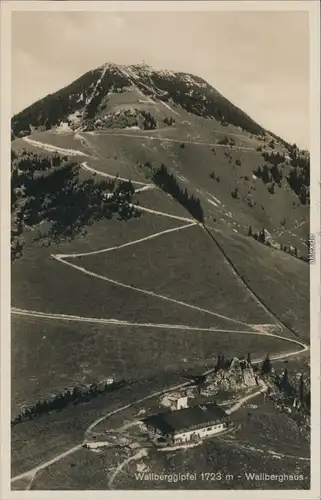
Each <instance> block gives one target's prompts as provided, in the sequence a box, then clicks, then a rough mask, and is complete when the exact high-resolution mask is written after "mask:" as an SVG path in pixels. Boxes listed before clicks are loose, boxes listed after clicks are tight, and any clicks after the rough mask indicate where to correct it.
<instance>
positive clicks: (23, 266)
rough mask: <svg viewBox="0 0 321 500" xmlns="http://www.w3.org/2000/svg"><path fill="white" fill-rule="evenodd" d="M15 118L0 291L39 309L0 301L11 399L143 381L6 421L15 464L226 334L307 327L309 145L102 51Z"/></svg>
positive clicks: (218, 344) (207, 91)
mask: <svg viewBox="0 0 321 500" xmlns="http://www.w3.org/2000/svg"><path fill="white" fill-rule="evenodd" d="M12 136H13V141H12V150H13V155H12V180H13V183H12V243H13V245H16V247H15V248H16V254H15V260H14V262H13V263H12V271H11V276H12V286H11V289H12V307H13V308H20V309H24V310H29V311H34V312H36V313H37V314H38V315H37V314H36V315H34V316H23V315H22V314H21V311H20V313H19V314H16V313H14V314H13V315H12V339H13V342H12V359H13V370H12V410H13V413H15V412H17V411H18V410H19V408H20V406H21V405H22V404H25V405H28V404H30V403H31V402H34V401H35V400H37V399H41V398H50V397H51V396H52V395H54V394H55V393H57V392H59V391H63V389H64V388H65V387H72V386H76V385H81V384H83V385H89V384H91V383H96V382H98V381H100V380H102V379H104V378H106V377H109V376H111V375H114V376H115V377H116V379H120V378H123V377H124V378H132V379H133V380H134V381H136V383H137V384H138V385H139V384H141V385H139V387H140V389H138V385H137V394H136V392H135V391H136V386H133V389H131V391H132V392H130V391H129V390H127V389H124V391H123V392H122V391H120V392H119V395H117V394H116V395H115V394H114V395H112V396H109V395H108V397H107V396H106V395H105V396H101V399H100V397H99V398H97V400H95V401H92V402H90V403H86V404H85V405H83V406H82V405H81V407H82V408H83V411H82V410H80V411H79V408H78V407H70V408H67V409H65V410H63V411H62V412H61V413H55V412H53V413H52V414H50V415H48V416H46V417H42V418H41V419H39V425H40V426H41V428H42V430H43V435H44V436H46V440H47V441H48V442H50V445H48V446H47V447H46V446H45V445H44V443H41V444H40V443H39V444H37V435H36V434H37V433H36V432H35V430H34V426H33V421H31V422H25V423H22V424H21V425H20V424H19V425H17V426H15V427H14V428H13V431H12V435H13V450H14V452H13V470H14V471H15V473H20V472H23V471H24V470H25V469H26V467H27V462H28V463H30V466H32V465H37V464H38V463H39V460H40V459H43V460H45V459H48V458H50V457H51V456H52V455H53V454H55V453H57V454H58V453H60V452H61V451H62V450H65V449H67V448H68V446H69V445H70V446H72V445H73V444H74V440H81V438H82V437H83V432H84V430H85V428H86V426H87V425H89V424H90V423H91V422H92V421H93V420H94V419H95V418H98V417H99V416H100V415H101V413H102V412H106V411H107V410H109V409H114V408H115V407H119V406H121V405H122V404H125V403H126V402H127V401H128V397H129V392H130V395H131V396H133V395H134V394H135V397H136V399H138V398H139V397H141V394H143V393H144V394H145V392H144V391H146V395H147V394H148V393H150V392H152V391H153V390H155V388H156V387H158V388H162V387H164V385H170V384H172V383H173V381H174V383H175V381H177V382H179V381H180V380H181V379H180V374H181V373H183V372H184V370H186V369H189V370H197V371H199V372H201V371H203V370H204V368H205V367H211V366H212V365H213V362H214V361H213V360H214V358H215V357H216V356H217V355H218V354H219V353H222V352H223V353H225V354H226V355H228V356H233V355H244V356H246V355H247V353H248V352H250V353H251V354H252V357H253V358H255V357H262V356H264V355H265V354H266V353H267V352H268V353H269V354H270V355H271V356H273V355H280V354H283V353H289V352H295V351H299V350H300V346H299V345H298V344H297V343H295V341H296V342H299V340H300V339H301V340H302V342H307V343H308V342H309V266H308V264H307V263H306V262H304V261H302V260H300V259H299V258H297V257H302V256H306V255H307V253H308V248H307V239H308V234H309V157H308V154H307V152H303V151H299V150H298V149H297V148H296V147H295V146H292V145H289V144H287V143H285V142H284V141H282V140H281V139H280V138H277V137H276V136H273V134H271V133H270V132H268V131H265V130H264V129H263V128H262V127H261V126H259V125H258V124H256V123H255V122H254V121H253V120H252V119H251V118H250V117H248V116H247V115H246V114H245V113H244V112H242V111H241V110H240V109H238V108H236V107H235V106H233V104H232V103H230V102H229V101H228V100H226V99H225V98H224V97H223V96H222V95H220V94H219V93H218V92H217V91H216V90H215V89H213V88H212V87H211V86H210V85H208V84H207V83H206V82H205V81H204V80H202V79H200V78H198V77H195V76H193V75H188V74H185V73H173V72H160V71H154V70H152V69H151V68H149V67H145V66H130V67H129V66H117V65H113V64H108V65H104V66H102V67H101V68H98V69H97V70H94V71H91V72H89V73H86V74H85V75H83V76H82V77H81V78H79V79H78V80H76V81H75V82H73V83H71V84H70V85H69V86H68V87H65V88H64V89H62V90H60V91H58V92H56V93H55V94H52V95H49V96H47V97H45V98H44V99H41V100H40V101H38V102H37V103H34V104H33V105H31V106H30V107H28V108H27V109H26V110H24V111H22V112H21V113H19V114H18V115H16V116H14V117H13V119H12ZM48 145H49V148H48ZM55 148H56V149H57V151H58V153H59V155H60V156H62V157H63V159H61V158H60V156H59V155H57V154H56V153H55ZM58 157H59V158H60V159H59V158H58ZM48 158H49V159H48ZM57 162H58V163H57ZM56 163H57V164H56ZM58 164H59V165H58ZM160 172H161V174H160ZM164 172H165V173H166V174H164ZM157 175H158V177H157ZM162 176H163V177H162ZM166 176H167V177H166ZM156 178H157V179H158V185H157V186H156V185H155V179H156ZM126 181H130V182H126ZM173 194H174V195H173ZM178 199H179V200H180V202H179V201H178ZM195 203H196V204H197V206H198V207H200V209H201V212H202V215H203V219H202V223H201V224H199V220H198V221H197V220H195V217H194V215H195V211H194V212H193V210H192V208H193V206H194V207H195ZM193 204H194V205H193ZM192 224H194V225H193V226H192ZM184 226H186V227H184ZM187 226H189V227H187ZM204 229H205V230H204ZM249 229H251V231H250V232H252V235H253V236H257V235H256V232H258V233H259V232H262V229H264V230H265V232H264V238H263V240H264V241H263V240H262V241H261V242H260V241H259V240H257V241H256V240H255V238H254V237H252V236H251V235H248V233H249ZM155 234H156V236H154V235H155ZM213 238H214V240H213ZM258 239H259V238H258ZM261 239H262V237H261ZM136 240H139V242H136ZM215 240H216V241H217V242H218V245H217V244H216V243H215ZM262 243H265V244H262ZM267 243H268V244H269V246H267ZM281 245H282V248H281ZM118 247H119V248H118ZM274 247H277V248H279V249H277V248H274ZM284 247H286V248H284ZM283 250H286V252H285V251H283ZM289 252H291V253H292V254H293V255H290V253H289ZM75 254H76V255H75ZM78 254H81V255H78ZM295 255H296V256H295ZM16 312H17V311H16ZM39 313H40V314H43V313H45V314H46V315H49V317H48V316H46V317H40V316H39ZM52 314H58V315H71V316H78V317H81V318H93V319H98V320H106V319H108V320H110V319H113V320H116V322H114V323H113V324H111V323H110V324H104V323H102V322H101V323H99V322H96V323H87V322H85V321H83V320H82V321H80V319H79V318H78V319H77V321H76V320H75V318H74V320H73V321H70V320H69V321H67V320H66V318H65V319H62V318H60V319H58V318H55V317H50V315H52ZM124 321H125V322H128V323H131V324H126V325H125V324H121V323H120V322H124ZM142 323H145V325H142ZM147 323H148V326H147V325H146V324H147ZM262 324H263V325H270V326H266V327H262V328H265V330H260V331H258V330H255V326H254V325H256V327H258V325H262ZM271 325H272V326H271ZM177 326H179V328H176V327H177ZM193 328H195V330H193ZM197 328H198V329H199V330H197ZM206 329H207V330H206ZM210 329H217V331H215V332H214V331H211V330H210ZM201 330H203V331H201ZM271 332H273V333H272V335H270V333H271ZM262 333H265V334H266V333H268V334H269V335H262ZM273 335H280V336H281V337H282V336H283V337H286V338H287V339H289V340H283V339H280V338H277V337H275V336H274V337H273ZM291 339H292V340H293V341H294V342H291ZM301 348H302V346H301ZM145 382H146V384H145ZM144 384H145V385H144ZM126 391H127V392H126ZM148 391H149V392H148ZM133 397H134V396H133ZM81 413H83V416H82V417H81V418H80V417H79V415H80V414H81ZM271 418H272V417H271ZM275 418H276V419H277V418H278V417H275ZM273 419H274V417H273V418H272V420H273ZM273 421H274V420H273ZM59 422H61V423H62V425H60V424H59ZM58 428H59V429H61V433H58V432H57V429H58ZM81 453H82V452H81ZM62 463H63V462H62ZM68 463H69V462H68ZM57 467H58V469H59V467H60V465H57ZM75 470H76V469H75ZM58 475H59V471H58ZM49 476H50V471H49ZM49 476H48V484H50V481H51V478H50V477H49ZM41 477H47V476H46V475H44V476H41ZM59 481H60V480H59ZM97 481H98V482H99V481H100V479H99V478H98V479H97ZM45 483H46V480H44V483H42V482H41V481H40V482H39V485H40V487H43V484H45ZM59 484H60V482H59ZM61 484H62V483H61ZM79 484H80V483H79Z"/></svg>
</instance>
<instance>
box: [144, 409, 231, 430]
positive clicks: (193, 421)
mask: <svg viewBox="0 0 321 500" xmlns="http://www.w3.org/2000/svg"><path fill="white" fill-rule="evenodd" d="M226 417H227V414H226V413H225V411H224V410H222V408H220V407H219V406H218V405H217V404H216V403H207V404H203V405H197V406H192V407H189V408H184V409H182V410H176V411H168V412H166V413H158V414H156V415H151V416H149V417H147V418H145V419H144V422H145V423H146V424H147V425H152V426H154V427H156V428H158V429H159V430H160V431H161V432H163V433H164V434H166V433H170V432H175V431H180V430H185V429H190V428H195V427H205V426H206V425H209V424H211V423H213V422H217V421H218V420H223V419H224V418H226Z"/></svg>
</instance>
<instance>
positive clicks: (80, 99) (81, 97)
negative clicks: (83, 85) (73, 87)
mask: <svg viewBox="0 0 321 500" xmlns="http://www.w3.org/2000/svg"><path fill="white" fill-rule="evenodd" d="M83 100H84V93H83V92H82V93H81V94H80V96H79V97H78V99H77V102H81V101H83Z"/></svg>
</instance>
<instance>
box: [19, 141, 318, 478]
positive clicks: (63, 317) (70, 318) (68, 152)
mask: <svg viewBox="0 0 321 500" xmlns="http://www.w3.org/2000/svg"><path fill="white" fill-rule="evenodd" d="M112 135H119V136H128V137H136V138H144V137H146V138H149V139H151V140H159V141H164V140H165V141H169V142H179V143H181V142H182V141H178V140H171V139H162V138H156V137H153V138H152V137H149V136H141V135H136V136H135V135H131V134H112ZM24 140H26V142H29V143H30V144H33V145H35V146H37V147H42V148H43V149H45V150H47V151H57V152H58V153H61V154H66V155H71V156H87V157H88V156H89V155H87V154H86V153H83V152H81V151H76V150H68V149H63V148H57V147H55V146H52V145H49V144H43V143H41V142H39V141H34V140H32V139H29V138H28V137H24ZM185 142H188V143H191V144H199V145H208V146H222V147H226V146H224V145H218V144H216V143H198V142H192V141H185ZM235 149H254V148H235ZM89 168H90V167H89ZM91 171H94V169H91ZM96 173H99V174H100V175H102V173H101V172H98V171H96ZM106 176H108V174H106ZM137 184H138V183H137ZM140 184H142V185H146V184H143V183H140ZM139 208H140V209H141V210H145V211H146V212H149V213H152V214H155V215H163V216H167V217H170V218H174V219H178V220H181V221H186V222H189V224H187V225H185V226H181V227H179V228H174V229H171V230H167V231H162V232H160V233H155V234H154V235H150V236H149V237H146V238H141V239H140V240H136V241H134V242H129V243H127V244H124V245H120V246H118V247H112V248H107V249H103V250H99V251H94V252H89V253H87V254H61V255H59V254H56V255H52V257H53V258H54V259H56V260H57V261H59V262H61V263H62V264H65V265H69V266H71V267H73V268H75V269H77V270H78V271H80V272H82V273H85V274H88V275H90V276H92V277H95V278H99V279H103V280H106V281H109V282H111V283H113V284H116V285H118V286H121V287H124V288H129V289H132V290H134V291H137V292H140V293H144V294H146V295H150V296H152V297H156V298H159V299H162V300H166V301H170V302H173V303H176V304H179V305H182V306H185V307H188V308H191V309H194V310H198V311H201V312H204V313H207V314H210V315H213V316H217V317H219V318H222V319H225V320H228V321H231V322H233V323H235V324H241V325H243V326H246V327H247V328H249V330H248V331H239V333H246V334H251V335H261V336H269V337H274V338H279V339H282V340H285V341H287V342H291V343H292V344H296V346H299V347H300V348H299V349H298V348H297V347H296V349H295V350H293V351H291V352H288V353H285V354H284V353H280V354H279V353H277V354H275V355H272V356H271V357H270V359H271V360H275V359H283V358H286V357H289V356H294V355H297V354H299V353H302V352H304V351H306V350H308V349H309V346H308V345H306V344H304V343H303V342H302V341H300V340H294V339H289V338H288V337H283V336H281V335H278V334H275V333H268V332H266V331H264V330H262V329H260V328H255V325H254V326H253V325H249V324H247V323H244V322H242V321H238V320H235V319H233V318H229V317H227V316H223V315H220V314H217V313H215V312H213V311H210V310H207V309H203V308H199V307H197V306H194V305H192V304H188V303H185V302H182V301H178V300H175V299H172V298H170V297H166V296H163V295H160V294H156V293H154V292H151V291H148V290H143V289H139V288H136V287H132V286H129V285H126V284H124V283H121V282H118V281H115V280H111V279H109V278H107V277H105V276H101V275H99V274H96V273H92V272H90V271H87V270H86V269H84V268H82V267H80V266H77V265H75V264H72V263H70V262H67V261H66V260H64V259H66V258H70V259H72V258H74V257H77V256H85V255H93V254H96V253H97V254H98V253H102V252H108V251H112V250H116V249H118V248H122V247H123V246H129V245H133V244H137V243H140V242H142V241H146V240H148V239H151V238H155V237H156V236H159V235H161V234H165V233H167V232H171V231H174V230H180V229H183V228H187V227H191V226H192V225H196V224H197V223H196V222H195V220H193V219H187V218H183V217H178V216H173V215H171V214H166V213H163V212H158V211H154V210H151V209H147V208H145V207H139ZM223 253H224V252H223ZM228 260H229V259H228ZM233 269H234V268H233ZM236 272H237V271H236ZM237 274H238V273H237ZM260 305H261V306H262V302H260ZM12 313H13V314H16V315H24V316H34V317H39V318H47V319H55V320H56V319H60V320H66V321H86V322H97V323H102V324H118V325H126V326H127V325H131V326H140V327H141V326H146V327H147V326H148V327H155V328H174V329H175V328H176V329H185V330H199V331H209V332H222V331H225V332H228V331H229V330H217V329H212V328H208V329H200V328H196V327H191V326H188V325H161V324H147V323H146V324H144V323H129V322H125V321H122V320H115V319H104V318H85V317H80V316H70V315H63V314H47V313H42V312H38V311H28V310H24V309H19V308H12ZM275 319H277V323H279V321H278V318H276V317H275V316H274V320H275ZM231 332H233V333H237V330H231ZM261 361H262V359H261V358H260V359H257V360H254V361H253V362H252V363H253V364H257V363H260V362H261ZM212 371H213V369H211V370H207V371H206V372H204V375H205V374H209V373H211V372H212ZM188 384H189V381H188V382H184V383H181V384H178V385H175V386H174V387H171V388H167V389H163V390H161V391H156V392H154V393H152V394H149V395H148V396H146V397H144V398H141V399H139V400H136V401H134V402H132V403H129V404H127V405H125V406H122V407H120V408H118V409H116V410H114V411H112V412H109V413H107V414H105V415H103V416H101V417H100V418H98V419H96V420H95V421H94V422H92V424H90V426H89V427H88V428H87V430H86V431H85V436H86V435H87V434H88V433H91V432H92V430H93V429H94V428H95V427H96V426H97V425H98V424H99V423H100V422H102V421H103V420H105V419H107V418H108V417H110V416H112V415H115V414H117V413H120V412H122V411H124V410H126V409H128V408H130V407H132V406H134V405H136V404H138V403H142V402H144V401H146V400H148V399H150V398H152V397H156V396H160V395H162V394H164V393H165V392H169V391H174V390H177V389H180V388H183V387H185V386H187V385H188ZM263 390H264V388H261V389H260V390H259V391H257V392H256V393H254V394H252V395H249V396H245V397H244V398H241V400H239V401H238V402H237V403H236V404H235V405H234V406H233V407H232V408H231V409H230V410H229V412H230V413H231V412H233V411H236V410H237V409H238V408H239V407H240V406H241V405H242V404H244V403H245V402H246V401H247V400H249V399H251V398H253V397H255V396H256V395H258V394H260V393H262V391H263ZM82 444H83V443H79V444H77V445H75V446H73V447H72V448H69V449H68V450H66V451H64V452H62V453H60V454H58V455H56V456H55V457H53V458H52V459H50V460H48V461H45V462H43V463H42V464H39V465H38V466H37V467H34V468H33V469H31V470H28V471H26V472H23V473H21V474H19V475H17V476H15V477H13V478H12V479H11V483H13V482H15V481H18V480H20V479H23V478H29V479H30V484H31V483H32V481H33V480H34V478H35V476H36V474H37V473H38V472H39V471H41V470H43V469H46V468H47V467H49V466H51V465H53V464H54V463H57V462H59V461H60V460H62V459H63V458H65V457H67V456H68V455H70V454H72V453H75V452H76V451H78V450H79V449H80V448H81V447H82ZM144 454H146V450H144V449H143V450H142V449H141V450H139V452H137V453H136V454H135V455H133V456H132V457H129V458H128V459H126V460H125V461H124V462H122V463H121V464H120V465H119V466H118V467H117V469H116V470H115V471H114V473H113V475H112V476H111V478H110V480H109V487H111V486H112V484H113V481H114V480H115V478H116V476H117V474H118V473H119V472H120V471H121V470H122V469H123V467H125V466H126V464H127V463H129V462H130V461H132V460H136V459H139V458H141V457H142V456H144Z"/></svg>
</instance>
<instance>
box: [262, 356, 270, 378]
mask: <svg viewBox="0 0 321 500" xmlns="http://www.w3.org/2000/svg"><path fill="white" fill-rule="evenodd" d="M271 370H272V364H271V360H270V356H269V355H268V354H267V355H266V357H265V359H264V361H263V363H262V366H261V373H262V375H264V374H266V373H270V372H271Z"/></svg>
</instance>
